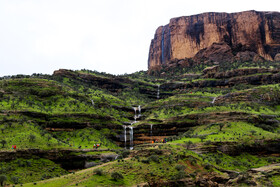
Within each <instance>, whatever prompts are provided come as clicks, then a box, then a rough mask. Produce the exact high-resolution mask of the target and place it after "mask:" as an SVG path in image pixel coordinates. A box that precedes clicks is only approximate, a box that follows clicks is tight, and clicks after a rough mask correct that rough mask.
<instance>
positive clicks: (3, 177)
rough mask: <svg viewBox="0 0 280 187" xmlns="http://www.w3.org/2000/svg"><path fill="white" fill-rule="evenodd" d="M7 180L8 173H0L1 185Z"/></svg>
mask: <svg viewBox="0 0 280 187" xmlns="http://www.w3.org/2000/svg"><path fill="white" fill-rule="evenodd" d="M6 180H7V176H6V175H0V184H1V186H4V183H5V181H6Z"/></svg>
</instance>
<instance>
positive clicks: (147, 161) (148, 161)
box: [141, 159, 150, 164]
mask: <svg viewBox="0 0 280 187" xmlns="http://www.w3.org/2000/svg"><path fill="white" fill-rule="evenodd" d="M141 162H143V163H144V164H149V163H150V160H149V159H143V160H141Z"/></svg>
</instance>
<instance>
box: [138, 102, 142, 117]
mask: <svg viewBox="0 0 280 187" xmlns="http://www.w3.org/2000/svg"><path fill="white" fill-rule="evenodd" d="M138 111H139V114H138V116H139V117H140V116H141V106H140V105H139V106H138Z"/></svg>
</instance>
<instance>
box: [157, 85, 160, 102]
mask: <svg viewBox="0 0 280 187" xmlns="http://www.w3.org/2000/svg"><path fill="white" fill-rule="evenodd" d="M157 86H158V90H157V98H158V99H159V88H160V84H158V85H157Z"/></svg>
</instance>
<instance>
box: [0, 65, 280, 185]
mask: <svg viewBox="0 0 280 187" xmlns="http://www.w3.org/2000/svg"><path fill="white" fill-rule="evenodd" d="M205 68H207V69H208V70H209V69H211V71H208V70H207V69H205ZM248 69H251V70H248ZM279 83H280V70H279V69H278V64H277V63H275V62H273V63H272V62H265V63H263V64H259V63H253V62H247V63H243V64H241V63H237V62H236V63H232V64H229V63H224V64H221V65H220V66H214V64H210V65H209V64H208V66H206V65H205V64H201V65H196V66H192V67H189V68H182V67H173V68H171V69H170V68H167V69H164V68H163V69H161V70H159V71H155V72H144V71H141V72H136V73H133V74H126V75H119V76H116V75H110V74H106V73H99V72H96V71H91V70H79V71H71V70H58V71H55V72H54V74H53V75H43V74H33V75H32V76H24V75H17V76H10V77H2V78H1V80H0V147H1V150H0V159H1V160H0V167H1V168H0V183H1V182H3V184H4V183H5V184H11V185H13V184H17V185H21V184H23V186H35V185H36V186H77V185H78V186H118V185H119V186H133V185H142V186H144V185H150V186H180V185H182V186H186V185H190V186H203V185H206V186H215V185H218V184H220V185H229V186H242V185H245V186H246V185H248V186H252V185H259V186H269V185H271V186H277V185H279V183H280V181H279V180H278V179H279V178H280V173H279V171H280V170H279V167H280V161H279V154H280V152H279V150H280V149H279V148H280V147H279V145H280V135H279V132H280V122H279V120H280V119H279V118H280V117H279V114H280V92H279V91H280V85H279ZM165 141H166V143H165ZM162 142H164V143H162ZM97 144H98V145H100V146H99V147H97V146H96V145H97ZM14 145H16V149H13V148H12V146H14ZM94 146H95V147H94ZM86 168H88V169H86ZM53 177H55V178H53ZM41 180H42V181H41Z"/></svg>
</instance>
